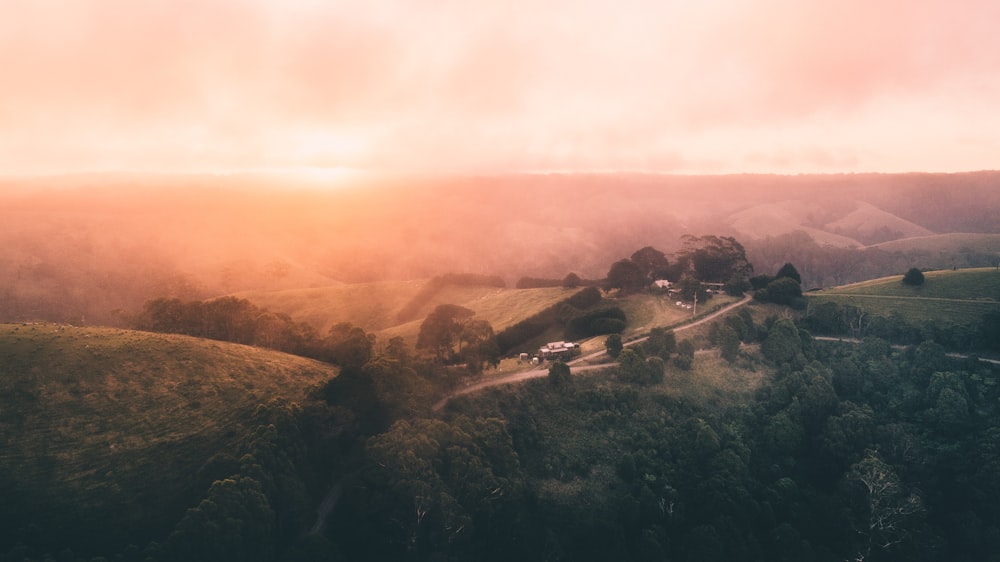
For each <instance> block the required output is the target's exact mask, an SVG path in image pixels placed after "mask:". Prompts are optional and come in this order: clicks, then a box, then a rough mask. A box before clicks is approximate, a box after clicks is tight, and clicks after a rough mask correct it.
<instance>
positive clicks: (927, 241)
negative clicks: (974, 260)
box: [871, 232, 1000, 254]
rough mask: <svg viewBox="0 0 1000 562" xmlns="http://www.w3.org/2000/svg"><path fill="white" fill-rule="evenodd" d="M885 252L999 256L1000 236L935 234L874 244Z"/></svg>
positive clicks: (958, 233) (954, 233) (955, 233)
mask: <svg viewBox="0 0 1000 562" xmlns="http://www.w3.org/2000/svg"><path fill="white" fill-rule="evenodd" d="M871 247H872V248H878V249H880V250H884V251H886V252H912V251H924V252H931V253H939V252H951V253H959V252H976V253H993V254H1000V234H984V233H962V232H953V233H949V234H936V235H934V236H915V237H911V238H902V239H900V240H892V241H890V242H883V243H881V244H875V245H873V246H871Z"/></svg>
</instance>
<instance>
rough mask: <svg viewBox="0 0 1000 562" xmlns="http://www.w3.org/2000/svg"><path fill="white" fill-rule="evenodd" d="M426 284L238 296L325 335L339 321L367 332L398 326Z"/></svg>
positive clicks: (366, 285) (350, 286)
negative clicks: (400, 316)
mask: <svg viewBox="0 0 1000 562" xmlns="http://www.w3.org/2000/svg"><path fill="white" fill-rule="evenodd" d="M425 283H426V281H402V282H383V283H355V284H343V285H334V286H330V287H320V288H315V289H292V290H287V291H253V292H246V293H239V294H237V295H236V296H237V297H240V298H245V299H248V300H249V301H250V302H252V303H254V304H255V305H257V306H259V307H262V308H266V309H268V310H272V311H275V312H283V313H285V314H288V315H289V316H291V317H292V318H293V319H295V320H296V321H298V322H308V323H309V324H312V325H313V326H315V327H316V328H317V329H318V330H320V333H326V332H327V331H328V330H329V329H330V327H331V326H333V325H334V324H337V323H338V322H350V323H352V324H354V325H356V326H361V327H362V328H364V329H365V330H366V331H378V330H383V329H385V328H389V327H391V326H394V325H396V323H397V321H396V313H398V312H399V310H400V309H401V308H403V306H405V305H406V303H408V302H409V301H410V299H412V298H413V297H414V295H416V294H417V293H418V292H419V291H420V289H421V288H422V287H423V286H424V284H425Z"/></svg>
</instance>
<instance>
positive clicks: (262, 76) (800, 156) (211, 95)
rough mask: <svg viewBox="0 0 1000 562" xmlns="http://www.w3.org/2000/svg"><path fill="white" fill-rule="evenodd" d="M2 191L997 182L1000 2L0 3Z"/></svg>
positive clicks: (999, 158) (212, 0)
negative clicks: (500, 176)
mask: <svg viewBox="0 0 1000 562" xmlns="http://www.w3.org/2000/svg"><path fill="white" fill-rule="evenodd" d="M0 14H2V17H0V76H2V77H3V79H2V88H0V174H52V173H72V172H99V171H129V172H179V173H192V172H194V173H200V172H209V173H227V172H240V171H260V170H301V171H312V172H317V173H324V172H329V173H331V174H335V173H339V172H342V171H347V170H367V171H388V172H421V173H474V174H484V173H485V174H493V173H520V172H549V171H580V172H610V171H632V172H651V173H683V174H720V173H724V174H728V173H743V172H751V173H827V172H830V173H841V172H868V171H876V172H907V171H924V172H958V171H973V170H983V169H998V168H1000V103H998V101H997V100H1000V33H996V30H995V27H996V23H997V22H1000V2H997V1H996V0H957V1H956V0H879V1H871V0H836V1H834V0H830V1H812V2H810V1H806V0H699V1H697V2H695V1H692V0H683V1H674V0H659V1H648V2H646V1H632V2H630V1H627V0H616V1H603V0H565V1H564V0H554V1H545V0H532V1H521V0H482V1H467V0H466V1H462V0H456V1H451V0H407V1H403V0H399V1H381V0H366V1H358V2H355V1H323V0H274V1H268V0H58V1H56V0H0Z"/></svg>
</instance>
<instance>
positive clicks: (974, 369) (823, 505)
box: [453, 318, 1000, 562]
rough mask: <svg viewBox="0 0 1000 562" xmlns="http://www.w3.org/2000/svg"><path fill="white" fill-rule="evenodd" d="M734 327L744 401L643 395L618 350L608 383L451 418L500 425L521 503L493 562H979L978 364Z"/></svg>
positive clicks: (988, 543)
mask: <svg viewBox="0 0 1000 562" xmlns="http://www.w3.org/2000/svg"><path fill="white" fill-rule="evenodd" d="M743 324H744V326H743V328H744V329H746V330H747V333H754V334H756V335H757V336H763V342H762V351H761V356H760V357H761V358H762V360H763V361H764V362H765V364H766V365H762V364H760V363H757V364H756V367H755V368H756V369H766V370H767V372H770V373H773V374H772V375H769V376H767V377H766V380H765V382H764V383H763V384H762V385H761V386H760V387H759V389H758V390H757V391H756V392H755V393H754V394H753V396H752V397H751V398H750V399H749V400H747V401H743V400H740V401H736V402H733V403H729V404H728V405H727V403H726V402H725V401H723V402H721V403H720V402H719V401H718V399H717V398H709V399H703V400H701V401H700V400H699V399H698V398H696V397H694V396H685V395H683V394H680V395H678V394H677V393H676V392H670V391H668V392H658V391H657V390H656V388H657V387H659V386H661V385H663V386H666V387H668V388H669V387H671V385H672V384H673V383H672V379H671V375H668V376H666V377H665V378H664V379H663V381H662V382H659V383H657V382H655V379H656V377H655V373H653V377H650V374H651V371H650V366H651V362H649V361H642V360H640V359H641V357H642V354H641V353H640V351H639V350H640V349H641V347H640V346H635V347H634V348H633V349H625V350H623V351H622V352H621V355H620V356H619V357H620V358H623V359H624V361H623V362H622V365H621V366H620V367H619V369H620V373H621V375H620V376H621V379H622V380H621V382H615V381H614V380H613V379H607V378H602V377H574V379H573V381H572V385H573V391H572V392H566V391H565V386H561V385H560V384H556V383H555V381H553V382H552V383H550V384H542V383H538V384H534V385H531V386H530V388H528V389H526V390H525V391H524V392H518V393H508V394H504V395H503V398H502V399H500V397H499V395H498V396H489V395H484V396H480V397H478V398H474V397H470V398H465V399H462V400H458V401H456V402H454V403H453V404H454V410H455V412H456V413H460V412H468V413H472V412H476V413H479V414H480V415H488V416H502V417H503V418H504V419H505V420H506V425H507V428H508V431H509V433H510V435H511V438H512V442H513V444H514V447H515V451H516V453H517V457H518V459H519V462H520V465H521V467H522V472H523V473H524V475H525V478H526V482H527V483H528V486H529V493H534V494H538V496H539V501H538V503H537V504H534V507H533V508H532V509H531V510H529V511H528V512H522V515H521V516H522V517H532V516H534V517H535V519H534V520H533V521H534V524H533V525H526V526H521V527H518V528H515V529H512V530H511V532H512V533H515V534H514V535H512V537H511V540H510V541H509V542H510V544H508V545H504V547H502V548H506V549H508V550H506V551H503V552H499V553H496V558H497V559H500V558H501V557H502V556H507V557H513V556H515V555H522V556H523V554H522V552H521V550H517V549H519V548H522V547H523V545H525V544H527V545H532V546H533V547H534V548H535V550H533V552H532V554H531V555H530V556H528V558H529V559H537V560H543V559H552V558H553V557H554V556H558V557H561V558H563V559H574V560H607V559H617V560H663V559H681V560H720V561H721V560H747V559H752V560H818V561H831V562H832V561H835V560H838V561H839V560H846V559H850V560H861V559H864V560H929V561H930V560H949V561H950V560H959V561H966V560H968V561H973V560H989V559H992V558H991V556H994V553H995V552H996V551H997V550H996V549H997V548H1000V508H998V507H997V505H996V504H995V502H993V501H992V498H994V497H996V494H997V489H996V482H998V481H1000V480H998V477H1000V472H998V467H1000V452H998V450H997V448H996V447H995V446H994V445H993V442H994V441H995V437H996V435H997V432H1000V426H998V421H997V420H1000V415H998V414H1000V402H998V398H1000V390H998V389H997V387H996V385H994V384H992V383H991V382H990V381H991V380H992V379H993V378H994V377H995V375H996V373H995V372H991V371H990V367H989V366H988V365H987V364H983V363H975V362H968V361H956V360H952V359H949V358H948V357H947V356H946V355H945V353H944V350H943V349H942V348H941V347H940V346H938V345H936V344H933V343H924V344H921V345H918V346H912V347H909V348H906V349H903V350H894V349H892V348H891V347H889V346H888V345H887V344H886V343H885V342H882V341H880V340H877V339H875V340H868V341H866V342H865V343H864V344H861V345H850V344H840V345H838V344H830V343H820V342H814V341H812V338H811V337H810V336H809V334H808V333H807V332H805V331H803V330H802V329H800V328H798V327H796V326H795V324H794V323H793V322H792V321H791V320H789V319H776V318H771V319H769V320H768V321H767V322H765V323H762V324H760V325H758V326H747V325H746V323H745V322H744V323H743ZM728 327H729V328H730V329H732V330H733V331H736V327H733V326H728ZM643 353H644V351H643ZM555 370H556V367H555V366H553V371H555ZM668 373H669V371H668ZM556 375H557V376H558V372H557V374H556ZM552 376H553V375H552V374H550V380H551V377H552ZM556 380H560V379H556ZM635 384H644V385H651V386H652V387H653V388H650V389H648V390H645V391H642V392H639V391H638V389H636V387H635ZM608 435H614V439H613V440H610V441H609V440H608V439H607V438H606V436H608ZM609 467H611V470H610V471H609ZM533 483H534V484H533ZM518 532H520V533H521V534H516V533H518ZM515 544H516V545H518V546H517V547H515V546H513V545H515Z"/></svg>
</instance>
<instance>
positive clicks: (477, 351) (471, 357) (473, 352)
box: [458, 318, 500, 373]
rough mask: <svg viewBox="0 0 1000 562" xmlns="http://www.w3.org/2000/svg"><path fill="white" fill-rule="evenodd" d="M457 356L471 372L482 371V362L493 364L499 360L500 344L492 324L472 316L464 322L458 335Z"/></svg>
mask: <svg viewBox="0 0 1000 562" xmlns="http://www.w3.org/2000/svg"><path fill="white" fill-rule="evenodd" d="M458 356H459V358H460V359H461V360H462V361H464V362H465V364H466V365H467V366H468V368H469V370H470V371H472V372H473V373H479V372H482V370H483V363H486V364H489V365H491V366H495V365H496V364H497V363H498V362H499V361H500V346H499V345H497V339H496V336H495V335H494V333H493V326H491V325H490V323H489V322H487V321H486V320H477V319H474V318H470V319H468V320H467V321H466V322H464V323H463V324H462V331H461V333H460V334H459V337H458Z"/></svg>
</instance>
